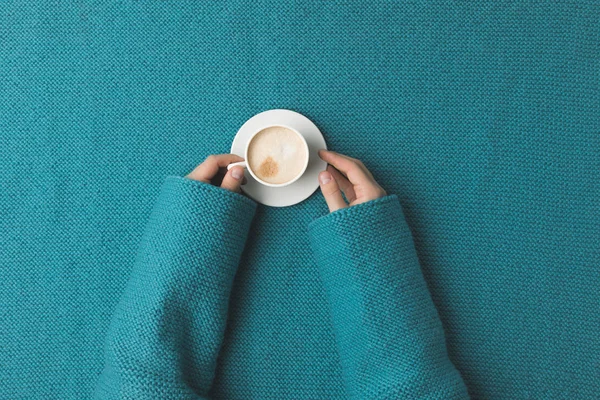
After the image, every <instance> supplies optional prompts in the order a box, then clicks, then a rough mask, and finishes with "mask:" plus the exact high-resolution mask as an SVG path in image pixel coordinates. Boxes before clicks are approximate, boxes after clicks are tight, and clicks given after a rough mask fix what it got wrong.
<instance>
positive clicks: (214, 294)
mask: <svg viewBox="0 0 600 400" xmlns="http://www.w3.org/2000/svg"><path fill="white" fill-rule="evenodd" d="M256 207H257V204H256V202H254V201H253V200H252V199H250V198H247V197H245V196H244V195H242V194H239V193H234V192H231V191H229V190H226V189H223V188H220V187H217V186H213V185H211V184H207V183H204V182H199V181H195V180H191V179H189V178H185V177H179V176H168V177H167V178H166V179H165V180H164V182H163V185H162V187H161V189H160V193H159V195H158V199H157V200H156V203H155V205H154V208H153V209H152V212H151V215H150V217H149V220H148V222H147V225H146V228H145V231H144V234H143V236H142V240H141V243H140V245H139V249H138V253H137V257H136V259H135V264H134V267H133V270H132V273H131V276H130V279H129V282H128V284H127V287H126V288H125V291H124V293H123V296H122V298H121V299H120V301H119V303H118V306H117V309H116V311H115V314H114V316H113V319H112V323H111V326H110V330H109V332H108V335H107V340H106V353H105V354H106V357H105V367H104V370H103V371H102V374H101V376H100V379H99V381H98V384H97V387H96V392H95V394H94V395H95V398H97V399H136V400H140V399H159V398H160V399H201V398H205V397H204V396H206V394H207V393H208V390H209V389H210V386H211V383H212V380H213V377H214V370H215V366H216V359H217V356H218V352H219V349H220V346H221V342H222V338H223V333H224V329H225V324H226V317H227V308H228V300H229V295H230V292H231V286H232V282H233V277H234V276H235V273H236V270H237V266H238V264H239V261H240V257H241V254H242V251H243V248H244V245H245V242H246V239H247V236H248V231H249V229H250V225H251V222H252V219H253V217H254V214H255V212H256Z"/></svg>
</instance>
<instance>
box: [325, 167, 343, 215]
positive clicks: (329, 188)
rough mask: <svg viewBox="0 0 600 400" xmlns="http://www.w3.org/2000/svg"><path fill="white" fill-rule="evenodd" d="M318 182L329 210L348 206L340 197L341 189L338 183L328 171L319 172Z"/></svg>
mask: <svg viewBox="0 0 600 400" xmlns="http://www.w3.org/2000/svg"><path fill="white" fill-rule="evenodd" d="M319 184H320V186H321V193H323V197H325V201H326V202H327V206H328V207H329V212H333V211H335V210H339V209H340V208H346V207H348V205H347V204H346V201H345V200H344V198H343V197H342V191H341V190H340V187H339V186H338V183H337V182H336V180H335V179H333V176H331V174H330V173H329V172H328V171H321V173H320V174H319Z"/></svg>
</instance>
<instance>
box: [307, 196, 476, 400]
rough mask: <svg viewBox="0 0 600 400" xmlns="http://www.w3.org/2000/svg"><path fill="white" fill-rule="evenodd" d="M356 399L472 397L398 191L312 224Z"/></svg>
mask: <svg viewBox="0 0 600 400" xmlns="http://www.w3.org/2000/svg"><path fill="white" fill-rule="evenodd" d="M308 234H309V240H310V243H311V247H312V250H313V253H314V257H315V259H316V262H317V265H318V268H319V272H320V275H321V279H322V282H323V286H324V292H325V295H326V298H327V300H328V303H329V309H330V315H331V318H332V323H333V331H334V335H335V338H336V343H337V347H338V352H339V356H340V362H341V365H342V372H343V376H344V382H345V384H346V388H347V392H348V394H349V397H350V398H353V399H354V398H357V399H363V398H369V399H383V398H398V397H396V396H405V397H406V398H423V399H425V398H427V399H442V398H448V399H449V398H453V399H454V398H462V399H464V398H468V396H467V392H466V387H465V386H464V383H463V382H462V379H461V377H460V375H459V373H458V371H457V370H456V369H455V368H454V366H453V365H452V363H451V362H450V360H449V358H448V355H447V350H446V345H445V337H444V333H443V329H442V324H441V321H440V319H439V316H438V314H437V310H436V308H435V306H434V303H433V300H432V299H431V296H430V294H429V291H428V288H427V285H426V282H425V279H424V277H423V275H422V272H421V268H420V264H419V261H418V257H417V254H416V250H415V248H414V243H413V239H412V234H411V232H410V229H409V227H408V224H407V223H406V220H405V218H404V214H403V211H402V207H401V205H400V202H399V199H398V196H397V195H395V194H390V195H387V196H384V197H381V198H378V199H374V200H370V201H367V202H365V203H360V204H357V205H354V206H351V207H347V208H343V209H340V210H336V211H334V212H331V213H330V214H327V215H325V216H323V217H319V218H317V219H315V220H313V221H312V222H311V223H309V225H308Z"/></svg>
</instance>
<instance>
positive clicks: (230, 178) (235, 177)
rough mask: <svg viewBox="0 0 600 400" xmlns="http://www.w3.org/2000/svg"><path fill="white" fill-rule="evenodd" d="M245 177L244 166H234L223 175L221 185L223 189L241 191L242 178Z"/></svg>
mask: <svg viewBox="0 0 600 400" xmlns="http://www.w3.org/2000/svg"><path fill="white" fill-rule="evenodd" d="M243 178H244V168H242V167H233V168H231V169H230V170H229V171H227V173H226V174H225V176H224V177H223V182H221V187H222V188H223V189H227V190H231V191H232V192H239V191H240V190H241V189H240V185H241V184H242V179H243Z"/></svg>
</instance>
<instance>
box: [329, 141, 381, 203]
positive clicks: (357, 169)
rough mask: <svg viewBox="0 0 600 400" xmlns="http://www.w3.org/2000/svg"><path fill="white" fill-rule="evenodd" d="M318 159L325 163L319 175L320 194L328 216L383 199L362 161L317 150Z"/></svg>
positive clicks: (379, 187)
mask: <svg viewBox="0 0 600 400" xmlns="http://www.w3.org/2000/svg"><path fill="white" fill-rule="evenodd" d="M319 157H321V159H322V160H323V161H327V163H328V164H330V165H328V166H327V169H326V170H325V171H322V172H321V173H320V174H319V183H320V185H321V192H322V193H323V196H324V197H325V201H326V202H327V205H328V206H329V212H332V211H335V210H339V209H340V208H346V207H348V204H346V201H345V200H344V198H343V197H342V192H344V195H345V196H346V199H348V201H349V202H350V204H349V205H350V206H354V205H356V204H360V203H364V202H366V201H369V200H374V199H377V198H379V197H384V196H387V192H386V191H385V190H383V188H382V187H381V186H379V184H378V183H377V182H375V179H374V178H373V175H372V174H371V172H369V170H368V169H367V167H365V165H364V164H363V163H362V161H360V160H357V159H355V158H352V157H348V156H345V155H343V154H339V153H336V152H334V151H329V150H319Z"/></svg>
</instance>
